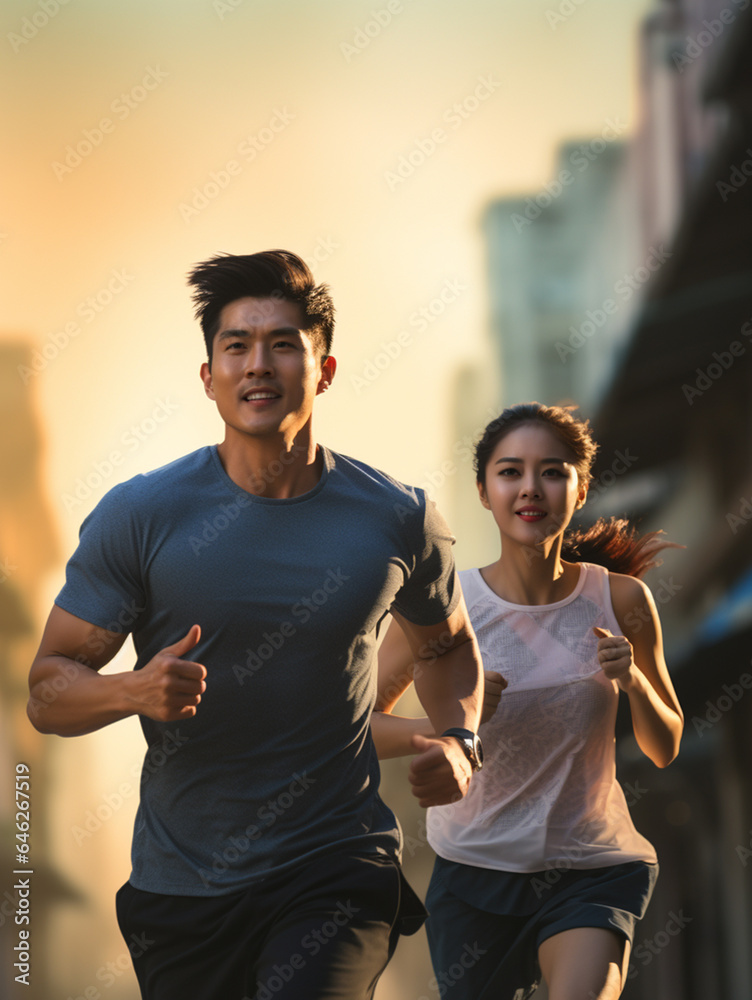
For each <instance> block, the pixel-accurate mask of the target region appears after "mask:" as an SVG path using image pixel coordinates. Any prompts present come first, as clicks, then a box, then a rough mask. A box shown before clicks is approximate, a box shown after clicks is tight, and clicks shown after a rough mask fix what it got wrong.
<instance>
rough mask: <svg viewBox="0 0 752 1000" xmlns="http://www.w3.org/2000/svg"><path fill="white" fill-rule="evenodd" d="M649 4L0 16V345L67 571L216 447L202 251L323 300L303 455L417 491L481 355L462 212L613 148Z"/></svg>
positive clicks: (94, 6)
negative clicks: (31, 365) (83, 526)
mask: <svg viewBox="0 0 752 1000" xmlns="http://www.w3.org/2000/svg"><path fill="white" fill-rule="evenodd" d="M647 6H648V4H647V3H646V2H645V0H641V2H638V0H581V2H580V3H579V4H577V3H569V4H566V3H554V2H547V0H525V2H524V3H523V2H520V0H517V2H512V0H502V2H500V0H493V2H490V0H463V2H462V3H459V2H444V0H401V2H399V0H389V2H388V3H382V2H381V0H376V2H373V0H370V2H365V3H361V2H335V0H323V2H307V3H304V2H302V0H295V2H272V0H227V2H225V0H215V2H212V0H179V2H178V0H173V2H167V0H162V2H159V3H154V2H152V0H149V2H148V3H147V2H145V0H144V2H129V3H128V4H127V5H126V4H120V3H114V2H105V0H96V2H95V0H67V2H66V3H64V4H62V5H59V4H58V0H45V2H44V3H42V2H38V3H32V2H27V0H6V2H5V3H4V4H3V5H2V9H1V10H0V42H1V43H2V44H3V45H4V46H5V53H4V58H3V59H2V61H0V88H1V90H2V94H3V95H4V104H5V112H4V118H5V127H4V130H3V131H4V141H3V143H2V146H1V148H0V163H1V168H2V175H3V178H4V182H5V183H4V185H3V195H2V201H1V202H0V234H1V235H0V282H1V283H2V284H1V294H2V301H3V316H2V324H1V326H0V336H2V337H17V336H22V337H29V338H32V340H33V341H34V343H35V345H36V347H37V349H40V350H41V349H46V352H47V357H46V358H42V357H41V356H39V357H37V365H38V366H39V367H40V368H41V369H42V370H41V371H39V372H37V371H34V373H33V374H29V373H25V375H26V379H27V381H28V384H29V386H30V387H31V388H32V389H33V391H34V392H35V393H36V398H37V400H38V402H39V405H40V407H41V410H42V412H43V415H44V418H45V421H46V424H47V440H48V459H49V463H48V464H49V489H50V494H51V498H52V501H53V505H54V508H55V510H56V511H57V513H58V514H59V516H60V527H61V530H62V533H63V542H64V546H65V547H66V550H67V549H69V548H70V547H71V546H72V545H73V543H74V541H75V535H76V531H77V529H78V525H79V523H80V521H81V518H82V517H83V515H84V514H85V513H86V511H87V510H88V509H89V507H91V506H93V504H94V503H95V502H96V500H98V499H99V497H100V496H101V495H102V494H103V493H104V492H105V490H106V489H107V488H109V486H111V485H114V483H115V482H117V481H118V480H120V479H125V478H127V477H129V476H130V475H133V474H135V473H136V472H138V471H141V470H143V469H147V468H152V467H154V466H157V465H161V464H163V463H164V462H167V461H169V460H170V459H172V458H174V457H176V456H177V455H179V454H182V453H184V452H186V451H190V450H193V449H194V448H196V447H199V446H200V445H202V444H204V443H206V442H207V441H213V440H217V439H218V438H219V437H220V433H221V428H220V425H219V422H218V419H217V417H216V415H215V413H214V410H213V406H212V404H210V403H209V402H208V401H207V400H206V399H205V397H204V396H203V392H202V391H201V388H200V385H199V383H198V377H197V370H198V366H199V364H200V362H201V360H202V342H201V337H200V331H199V329H198V327H197V325H196V324H195V322H194V321H193V318H192V315H191V308H190V303H189V298H188V294H187V289H186V286H185V273H186V271H187V270H188V268H189V267H190V265H191V264H192V263H194V262H196V261H198V260H201V259H204V258H205V257H207V256H209V255H211V254H212V253H214V252H216V251H220V250H222V251H230V252H239V253H247V252H252V251H254V250H259V249H266V248H270V247H277V246H282V247H287V248H290V249H293V250H295V251H297V252H299V253H301V254H302V255H303V256H305V257H308V258H311V259H312V261H313V262H314V264H315V271H316V274H317V276H318V277H319V278H320V279H321V280H325V281H328V282H329V283H330V284H331V287H332V291H333V294H334V296H335V302H336V303H337V306H338V325H337V332H336V339H335V352H334V353H335V354H336V356H337V357H338V360H339V363H340V368H339V372H338V375H337V379H336V380H335V384H334V387H333V389H332V391H331V392H330V393H329V394H328V395H327V398H326V399H325V400H322V401H321V402H320V403H319V413H318V415H317V429H318V433H319V437H320V439H322V440H324V441H326V443H328V444H330V445H331V446H332V447H335V448H337V449H339V450H341V451H344V452H346V453H351V454H356V455H358V456H359V457H362V458H364V459H366V460H370V461H372V462H373V463H374V464H376V465H380V466H382V467H385V468H387V469H388V470H389V471H391V472H393V473H395V474H396V475H398V476H401V477H402V478H406V479H411V480H413V481H421V480H422V478H423V477H424V476H425V475H426V474H427V473H428V472H429V471H430V470H431V469H433V468H436V467H438V465H439V464H440V462H441V460H442V457H443V450H442V449H443V448H444V447H445V443H446V440H447V435H448V434H450V433H451V428H450V427H449V425H448V417H447V401H448V394H449V393H450V391H451V388H452V384H453V383H452V376H453V373H454V371H455V368H456V366H457V365H458V364H459V363H462V362H466V361H468V360H470V361H474V362H479V363H483V362H484V360H485V357H486V353H485V352H486V350H487V344H486V337H487V316H486V311H487V293H486V286H485V261H484V246H483V243H482V240H481V232H480V225H479V224H480V219H481V217H482V213H483V211H484V206H485V205H486V204H487V202H488V200H489V199H490V198H493V197H495V196H499V195H505V194H509V193H519V192H531V193H535V192H537V191H538V190H539V189H540V188H541V186H542V184H543V183H544V182H545V180H546V179H547V178H548V176H549V173H550V171H551V170H552V167H553V162H554V160H553V150H554V146H555V144H556V143H557V142H558V141H559V140H561V139H564V138H571V137H573V136H574V137H577V136H583V137H586V136H590V135H594V134H598V133H599V132H600V131H601V129H602V128H603V127H604V124H605V122H606V121H607V119H609V118H614V117H616V116H621V119H622V120H626V121H627V122H628V123H629V126H630V128H634V126H635V124H636V123H635V104H636V102H635V85H634V80H635V44H634V37H635V24H636V21H637V19H638V17H639V15H640V14H641V13H642V12H644V10H645V9H646V8H647ZM560 10H564V11H566V10H573V13H572V14H571V15H568V16H563V15H561V14H559V13H557V12H558V11H560ZM45 11H47V12H45ZM442 292H443V293H444V300H445V302H444V305H445V308H443V309H442V310H441V311H440V312H439V313H438V315H435V316H434V315H431V317H430V323H427V322H422V323H421V322H420V321H419V319H418V316H419V315H420V312H419V311H420V310H421V309H423V310H428V309H430V307H431V304H432V303H435V300H436V299H437V297H439V296H440V295H441V293H442ZM91 297H93V298H94V301H93V302H91V301H88V300H89V299H90V298H91ZM437 308H438V307H437V306H436V305H435V304H434V306H433V310H434V313H435V312H436V311H437ZM411 321H412V322H411ZM403 331H405V332H406V334H407V336H404V337H403V341H404V346H403V349H402V350H401V351H400V353H399V356H398V357H396V358H395V359H394V360H393V362H392V363H390V365H389V367H388V368H386V369H385V370H383V371H379V376H378V378H377V379H375V380H373V381H368V379H367V378H366V377H365V376H366V374H367V373H368V372H370V373H373V371H374V369H373V368H372V367H371V368H369V367H368V364H369V362H371V363H372V364H373V362H374V359H375V358H376V356H377V355H378V354H379V352H380V351H381V350H382V346H381V345H382V343H387V344H388V343H389V342H392V341H394V340H395V339H396V338H397V337H398V336H399V334H400V333H402V332H403ZM55 341H57V344H55ZM19 377H22V376H21V375H20V376H19ZM359 379H360V380H364V379H365V381H358V380H359ZM160 407H161V409H160ZM155 410H157V411H158V412H157V418H160V419H155V416H154V411H155ZM113 452H115V453H116V455H117V456H118V457H119V459H120V462H119V464H115V463H112V462H109V457H110V456H112V453H113ZM108 462H109V464H110V465H112V466H113V470H112V473H111V474H109V475H104V474H103V477H102V478H103V481H102V485H101V488H100V487H98V488H95V489H94V490H93V491H92V494H91V496H90V497H88V498H87V499H86V500H85V501H82V502H81V503H80V504H75V505H72V504H71V503H70V501H68V502H66V501H65V496H66V494H70V493H71V491H72V490H73V488H74V486H75V485H76V483H77V480H78V478H79V477H82V478H84V479H86V477H89V478H90V482H96V475H95V476H93V477H92V475H91V474H92V472H93V471H94V472H96V470H99V472H100V473H105V472H106V471H107V468H108Z"/></svg>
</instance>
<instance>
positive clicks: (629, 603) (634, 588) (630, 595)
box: [608, 570, 655, 630]
mask: <svg viewBox="0 0 752 1000" xmlns="http://www.w3.org/2000/svg"><path fill="white" fill-rule="evenodd" d="M608 584H609V589H610V591H611V604H612V605H613V608H614V614H615V615H616V617H617V619H618V620H619V622H620V623H621V625H622V628H625V630H626V629H627V627H628V625H629V623H630V622H632V621H641V622H644V621H645V618H644V615H645V614H649V615H650V617H652V615H653V613H654V610H655V603H654V601H653V596H652V594H651V593H650V588H649V587H648V586H647V584H645V583H643V582H642V580H638V579H637V577H635V576H630V575H629V574H627V573H614V572H613V571H611V570H609V571H608Z"/></svg>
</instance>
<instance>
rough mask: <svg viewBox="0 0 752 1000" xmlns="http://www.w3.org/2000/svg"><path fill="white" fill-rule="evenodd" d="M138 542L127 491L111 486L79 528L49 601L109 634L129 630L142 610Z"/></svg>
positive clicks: (144, 599)
mask: <svg viewBox="0 0 752 1000" xmlns="http://www.w3.org/2000/svg"><path fill="white" fill-rule="evenodd" d="M140 561H141V560H140V544H139V538H138V532H137V530H136V526H135V523H134V517H133V510H132V507H131V505H130V504H129V503H128V502H127V491H124V490H123V488H122V487H120V486H116V487H115V488H114V489H112V490H110V491H109V493H107V494H106V495H105V496H104V497H103V498H102V500H100V502H99V503H98V504H97V506H96V507H95V508H94V510H93V511H92V512H91V513H90V514H89V515H88V517H87V518H86V519H85V520H84V522H83V524H82V525H81V530H80V533H79V543H78V548H77V549H76V551H75V552H74V553H73V555H72V556H71V558H70V560H69V561H68V565H67V567H66V570H65V585H64V586H63V589H62V590H61V591H60V593H59V594H58V595H57V597H56V598H55V604H57V605H58V607H61V608H62V609H63V610H64V611H68V612H70V614H72V615H76V617H77V618H82V619H83V620H84V621H87V622H90V623H91V624H92V625H97V626H98V627H99V628H104V629H107V630H108V631H110V632H121V633H122V632H132V631H133V629H134V625H135V623H136V621H137V620H138V617H139V615H140V614H141V613H142V612H143V611H145V610H146V596H145V592H144V586H143V578H142V572H141V566H140Z"/></svg>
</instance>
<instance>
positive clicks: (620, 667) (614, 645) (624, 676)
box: [593, 628, 638, 691]
mask: <svg viewBox="0 0 752 1000" xmlns="http://www.w3.org/2000/svg"><path fill="white" fill-rule="evenodd" d="M593 632H594V633H595V634H596V635H597V636H598V662H599V663H600V665H601V669H602V670H603V673H604V674H605V675H606V677H608V679H609V680H611V681H616V683H617V684H618V685H619V687H620V688H621V689H622V691H629V688H630V687H631V686H632V683H633V681H634V678H635V672H636V671H637V669H638V667H637V664H636V663H635V661H634V650H633V649H632V643H631V642H630V641H629V639H627V637H626V636H624V635H613V634H612V633H611V632H609V630H608V629H607V628H594V629H593Z"/></svg>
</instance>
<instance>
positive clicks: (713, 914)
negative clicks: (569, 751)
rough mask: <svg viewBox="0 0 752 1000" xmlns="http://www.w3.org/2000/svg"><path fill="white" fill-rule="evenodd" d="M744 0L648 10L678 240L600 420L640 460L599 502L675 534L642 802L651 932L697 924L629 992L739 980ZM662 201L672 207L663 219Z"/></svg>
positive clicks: (740, 985)
mask: <svg viewBox="0 0 752 1000" xmlns="http://www.w3.org/2000/svg"><path fill="white" fill-rule="evenodd" d="M742 7H746V5H743V4H734V3H728V4H723V3H717V2H715V3H699V2H696V3H694V4H689V3H687V4H681V3H671V4H670V3H664V4H661V5H660V7H659V8H658V10H657V11H656V13H655V15H654V16H653V17H652V18H651V19H650V20H649V21H648V23H647V24H646V26H645V32H644V35H643V40H644V46H643V53H644V59H645V68H644V72H643V80H644V83H645V106H646V119H645V123H644V128H643V130H642V132H641V135H640V138H639V145H640V161H641V163H642V171H643V182H642V185H641V191H643V192H644V196H643V197H642V199H641V205H642V209H643V213H642V216H643V220H644V222H643V228H644V231H645V233H646V237H645V238H646V239H650V238H655V236H654V235H652V234H651V227H652V233H655V231H656V228H657V227H662V229H661V236H663V234H665V235H666V239H667V240H670V245H671V252H672V256H671V258H670V259H669V260H668V261H667V263H666V265H665V267H664V268H663V269H662V270H661V272H660V273H659V274H658V275H656V278H655V281H654V282H652V283H651V284H650V285H649V286H648V288H647V290H646V295H645V300H644V302H643V303H642V307H641V310H640V313H639V316H638V317H637V321H636V323H635V327H634V329H633V330H632V331H631V335H630V337H629V341H628V343H627V344H626V347H625V350H624V354H623V357H622V359H621V361H620V364H619V365H618V367H617V368H616V369H615V370H614V372H613V375H612V379H611V382H610V385H609V386H608V389H607V391H606V393H605V394H604V396H603V398H602V400H601V402H600V405H599V407H598V411H597V414H596V418H595V426H596V436H597V437H598V438H599V440H600V441H601V442H602V444H603V447H604V453H605V454H608V453H609V450H610V449H612V448H613V447H615V446H616V444H617V442H621V441H623V440H627V441H629V443H630V447H631V448H632V449H633V451H634V453H635V454H636V455H638V456H639V462H638V463H635V466H634V468H633V469H630V470H628V471H627V472H626V474H625V475H624V477H623V480H621V481H620V482H619V484H618V488H619V491H620V492H621V497H620V496H619V492H618V491H617V489H616V488H615V489H614V492H613V495H612V496H610V497H609V501H610V503H611V504H612V506H614V507H615V508H616V509H618V508H619V506H620V505H623V506H626V507H628V510H629V513H630V514H632V515H639V516H641V517H642V518H643V523H644V524H645V526H646V527H665V528H667V529H668V530H669V531H670V534H671V536H672V537H675V538H676V539H677V540H679V541H682V542H684V543H685V544H686V545H687V552H686V555H685V556H684V557H680V558H675V559H674V560H673V561H672V564H671V566H672V571H673V567H676V570H677V571H676V574H675V576H674V577H673V578H672V577H671V575H670V574H669V575H668V579H667V580H666V581H665V584H664V587H665V594H664V596H665V607H664V608H662V609H661V610H662V617H663V618H664V621H665V624H666V630H667V636H668V644H669V649H670V653H671V662H672V669H673V673H674V678H675V683H676V686H677V690H678V692H679V696H680V698H681V701H682V704H683V706H684V710H685V716H686V728H685V737H684V741H683V745H682V753H681V755H680V757H679V759H678V760H677V762H676V763H675V764H673V765H672V767H671V768H670V770H669V771H667V772H665V773H661V776H660V778H661V780H660V789H659V787H658V785H657V784H656V783H655V781H654V779H652V780H653V787H655V788H656V791H658V792H659V794H658V795H655V796H652V795H645V796H644V801H643V802H642V803H640V806H638V807H636V808H635V813H636V815H637V816H638V819H639V821H640V822H641V824H642V828H643V829H644V830H645V832H646V833H647V834H648V836H651V837H652V839H653V840H654V841H655V843H656V844H657V845H662V850H661V851H660V853H661V857H662V867H663V878H662V879H661V882H660V883H659V888H658V890H657V893H656V897H655V899H654V902H653V905H652V907H651V911H652V912H651V916H650V918H649V921H646V926H645V931H646V933H647V935H648V937H649V938H650V935H651V934H652V939H651V940H655V938H656V936H657V935H658V934H659V933H660V931H661V927H660V922H661V920H665V915H666V914H667V913H668V912H670V911H671V910H672V909H674V910H675V909H676V906H677V905H678V906H679V907H683V908H684V912H685V913H686V914H687V915H688V916H689V917H690V918H691V922H688V923H687V924H686V927H685V929H682V931H681V933H680V934H677V936H676V938H675V939H672V940H671V942H670V948H669V946H668V945H667V946H666V948H665V954H666V961H664V956H663V955H661V956H660V959H659V958H658V957H656V958H654V959H653V960H652V962H651V963H650V964H649V965H646V966H645V968H644V969H642V970H640V971H639V980H644V986H643V987H641V989H642V990H643V991H639V990H638V991H637V992H635V993H634V994H629V995H630V996H631V995H634V996H636V997H637V996H646V997H647V996H650V995H653V996H655V995H660V996H662V997H666V998H668V1000H673V998H674V997H676V998H679V997H681V998H683V1000H685V998H686V1000H694V998H695V997H697V998H699V997H708V996H731V997H747V996H752V970H751V968H750V944H751V943H752V872H751V871H750V865H749V859H750V857H752V854H750V853H747V852H749V851H750V848H751V847H752V844H750V838H751V834H752V795H751V794H750V793H751V789H750V783H749V780H748V768H749V759H750V742H751V737H750V729H751V727H750V721H751V719H752V693H750V686H752V665H751V663H750V650H751V648H752V573H751V572H750V565H752V560H751V558H750V557H751V556H752V531H750V530H749V528H748V527H747V525H748V522H749V520H751V519H752V506H751V505H750V502H751V501H752V448H751V447H750V433H749V429H750V422H751V417H752V413H751V411H750V406H751V403H750V383H751V379H750V364H751V362H750V356H752V351H751V347H752V322H751V321H752V180H750V177H751V176H752V12H750V11H749V10H747V9H745V10H743V11H742V9H741V8H742ZM669 137H670V138H669ZM748 180H750V182H749V183H747V182H748ZM662 202H666V203H670V205H671V209H670V211H666V213H665V218H661V219H659V212H658V208H659V206H660V204H661V203H662ZM637 486H638V487H639V488H638V489H636V488H635V487H637ZM630 496H631V501H630V502H629V504H626V503H625V500H626V499H627V498H628V497H630ZM637 768H638V765H635V766H634V768H633V770H632V772H631V773H632V774H633V775H634V776H637V775H639V774H642V775H643V777H644V781H645V782H647V781H648V780H651V779H649V778H648V775H647V773H646V772H645V771H644V769H642V767H641V765H640V770H638V769H637ZM651 798H652V801H651ZM664 936H666V935H665V932H664ZM669 951H670V953H671V958H670V959H669V958H668V956H669ZM637 982H638V979H637V978H636V979H635V986H636V985H637Z"/></svg>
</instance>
